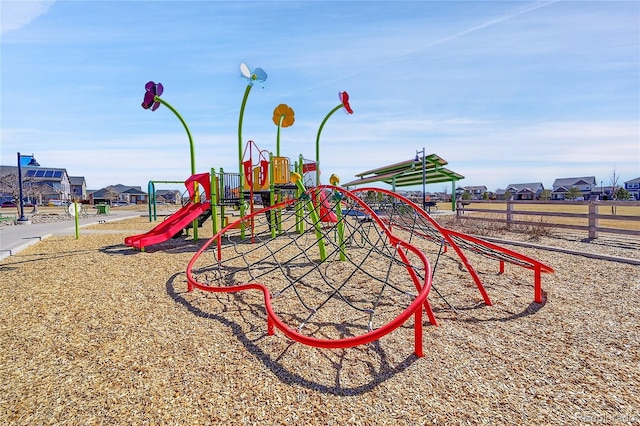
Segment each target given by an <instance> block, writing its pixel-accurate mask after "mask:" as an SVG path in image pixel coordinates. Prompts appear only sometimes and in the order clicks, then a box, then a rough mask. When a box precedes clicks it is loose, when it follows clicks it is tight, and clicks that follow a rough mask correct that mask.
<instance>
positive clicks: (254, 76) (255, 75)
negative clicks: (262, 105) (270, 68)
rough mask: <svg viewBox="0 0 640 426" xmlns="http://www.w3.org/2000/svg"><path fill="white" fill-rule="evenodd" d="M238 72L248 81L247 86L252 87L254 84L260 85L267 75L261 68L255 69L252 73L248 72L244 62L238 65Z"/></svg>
mask: <svg viewBox="0 0 640 426" xmlns="http://www.w3.org/2000/svg"><path fill="white" fill-rule="evenodd" d="M240 72H241V73H242V75H243V76H244V77H245V78H246V79H247V80H249V85H250V86H253V85H254V84H255V83H262V82H263V81H265V80H266V79H267V73H266V72H265V71H264V70H263V69H262V68H256V69H254V70H253V71H250V70H249V67H248V66H247V64H245V63H244V62H243V63H241V64H240Z"/></svg>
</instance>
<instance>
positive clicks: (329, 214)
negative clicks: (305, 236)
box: [320, 191, 338, 223]
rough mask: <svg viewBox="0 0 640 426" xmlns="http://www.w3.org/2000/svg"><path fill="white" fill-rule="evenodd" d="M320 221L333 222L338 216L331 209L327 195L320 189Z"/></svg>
mask: <svg viewBox="0 0 640 426" xmlns="http://www.w3.org/2000/svg"><path fill="white" fill-rule="evenodd" d="M320 221H321V222H333V223H335V222H337V221H338V216H336V214H335V213H334V212H333V211H332V210H331V205H330V204H329V197H328V196H327V193H326V192H324V191H320Z"/></svg>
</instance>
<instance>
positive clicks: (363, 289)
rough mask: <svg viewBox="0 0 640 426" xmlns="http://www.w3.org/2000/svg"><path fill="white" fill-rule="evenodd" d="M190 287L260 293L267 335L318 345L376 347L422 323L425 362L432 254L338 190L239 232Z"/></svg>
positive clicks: (269, 212)
mask: <svg viewBox="0 0 640 426" xmlns="http://www.w3.org/2000/svg"><path fill="white" fill-rule="evenodd" d="M319 191H324V196H323V197H319V196H318V195H319ZM329 191H331V192H330V193H329ZM242 228H244V231H246V233H247V234H249V235H247V236H246V237H245V238H241V232H240V230H241V229H242ZM187 280H188V286H189V290H190V291H191V290H193V289H194V288H197V289H200V290H203V291H211V292H236V291H243V290H250V289H257V290H261V291H262V292H263V294H264V302H265V307H266V311H267V324H268V332H269V333H270V334H271V333H273V331H274V327H277V328H278V329H280V330H282V331H283V332H284V333H285V334H286V335H287V336H289V337H290V338H293V339H294V340H297V341H300V342H302V343H305V344H309V345H313V346H319V347H349V346H355V345H359V344H362V343H366V342H370V341H373V340H377V339H379V338H380V337H381V336H383V335H385V334H387V333H389V332H391V331H393V330H394V329H397V328H398V327H400V326H401V325H402V324H404V323H405V322H406V321H407V320H408V319H409V318H410V317H412V316H413V317H414V321H413V322H414V332H415V333H414V339H415V352H416V354H417V355H419V356H420V355H422V340H421V339H422V337H421V336H422V331H421V330H422V312H423V309H424V310H426V312H427V314H428V316H429V320H430V321H431V322H432V323H435V318H434V317H433V313H432V311H431V308H430V306H429V303H428V301H427V296H428V293H429V290H430V288H431V269H430V266H429V262H428V260H427V259H426V257H425V255H424V254H423V253H422V252H421V251H420V250H418V249H417V248H415V247H414V246H413V245H412V244H410V243H409V242H406V241H403V240H401V239H399V238H397V237H396V236H395V235H393V234H392V233H391V232H390V231H389V229H388V227H387V226H386V225H385V223H384V222H383V221H382V220H381V219H380V218H379V217H378V216H377V215H376V213H375V212H374V211H373V210H371V208H370V207H369V206H368V205H366V204H365V203H364V202H363V201H362V200H360V199H359V198H358V197H355V196H354V195H353V194H351V193H350V192H349V191H346V190H342V189H340V188H336V187H330V189H329V187H325V188H323V187H321V188H319V189H318V188H314V189H312V190H309V191H307V192H305V193H304V194H303V196H302V197H300V198H299V199H297V200H291V201H287V202H283V203H280V204H277V205H274V206H271V207H267V208H265V209H263V210H259V211H257V212H255V213H254V214H252V215H248V216H246V217H244V218H242V219H239V220H237V221H236V222H234V223H231V224H230V225H228V226H227V227H225V228H224V229H222V230H221V231H220V232H219V233H218V234H216V235H214V236H213V237H212V238H211V239H210V240H209V241H207V242H206V243H205V244H204V245H203V246H202V247H201V249H200V250H199V251H198V252H197V253H196V255H195V256H194V257H193V259H192V260H191V262H190V263H189V265H188V267H187Z"/></svg>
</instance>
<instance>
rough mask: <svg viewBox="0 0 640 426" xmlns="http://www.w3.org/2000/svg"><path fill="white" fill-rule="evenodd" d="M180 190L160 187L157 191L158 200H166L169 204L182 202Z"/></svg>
mask: <svg viewBox="0 0 640 426" xmlns="http://www.w3.org/2000/svg"><path fill="white" fill-rule="evenodd" d="M181 198H182V197H181V195H180V191H178V190H175V189H158V190H157V191H156V200H157V201H164V202H165V203H167V204H181V202H182V200H181Z"/></svg>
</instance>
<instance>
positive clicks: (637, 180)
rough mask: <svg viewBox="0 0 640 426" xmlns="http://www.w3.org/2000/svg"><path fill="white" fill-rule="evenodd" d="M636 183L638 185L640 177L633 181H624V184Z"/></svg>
mask: <svg viewBox="0 0 640 426" xmlns="http://www.w3.org/2000/svg"><path fill="white" fill-rule="evenodd" d="M636 182H638V183H640V177H637V178H635V179H631V180H628V181H626V182H625V183H636Z"/></svg>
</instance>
